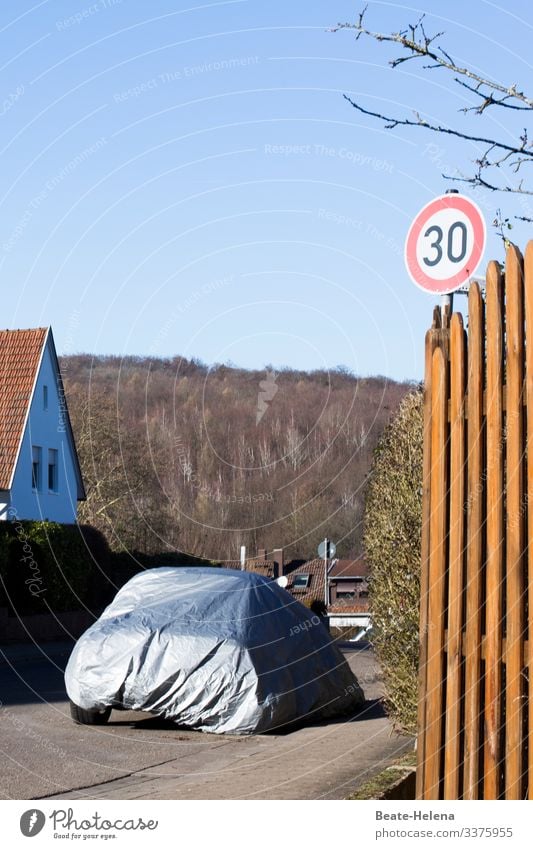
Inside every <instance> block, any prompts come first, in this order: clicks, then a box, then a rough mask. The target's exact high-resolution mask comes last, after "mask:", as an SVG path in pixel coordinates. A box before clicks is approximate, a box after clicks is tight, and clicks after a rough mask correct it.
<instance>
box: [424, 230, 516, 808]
mask: <svg viewBox="0 0 533 849" xmlns="http://www.w3.org/2000/svg"><path fill="white" fill-rule="evenodd" d="M528 335H529V337H530V338H529V341H528V340H527V337H528ZM425 368H426V377H425V404H424V416H425V419H424V472H423V474H424V482H423V529H422V572H421V607H420V619H421V623H420V681H419V683H420V701H419V717H418V720H419V723H418V725H419V735H418V749H417V751H418V767H417V797H418V798H419V799H462V798H464V799H500V798H505V799H524V798H528V796H529V793H528V785H529V776H531V777H532V779H533V674H532V675H531V676H529V675H528V633H532V634H533V598H532V597H531V593H532V592H533V545H532V546H531V547H528V544H527V541H528V540H529V539H530V538H531V539H533V242H529V244H528V246H527V249H526V254H525V259H523V258H522V255H521V254H520V251H519V250H518V249H517V248H516V247H514V246H512V247H510V248H509V249H508V251H507V256H506V264H505V272H503V270H502V268H501V267H500V265H499V264H498V263H496V262H491V263H489V266H488V269H487V277H486V291H485V297H484V298H483V295H482V291H481V289H480V287H479V286H478V284H477V283H472V284H471V286H470V291H469V295H468V323H467V328H466V327H465V324H464V322H463V318H462V316H461V315H460V314H459V313H453V314H452V315H451V316H450V315H449V313H448V312H446V311H442V310H441V309H440V308H437V309H436V310H435V313H434V318H433V326H432V328H431V329H430V330H429V331H428V333H427V335H426V366H425ZM530 504H531V507H529V505H530ZM528 508H529V509H528ZM531 798H533V794H531Z"/></svg>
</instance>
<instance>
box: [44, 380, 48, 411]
mask: <svg viewBox="0 0 533 849" xmlns="http://www.w3.org/2000/svg"><path fill="white" fill-rule="evenodd" d="M47 409H48V386H46V385H45V386H43V410H47Z"/></svg>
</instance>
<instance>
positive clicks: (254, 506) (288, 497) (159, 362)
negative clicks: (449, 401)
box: [61, 355, 412, 559]
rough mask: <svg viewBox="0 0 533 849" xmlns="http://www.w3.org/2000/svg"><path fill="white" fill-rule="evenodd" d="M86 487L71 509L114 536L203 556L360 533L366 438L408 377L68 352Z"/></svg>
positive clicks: (310, 550) (299, 546) (140, 547)
mask: <svg viewBox="0 0 533 849" xmlns="http://www.w3.org/2000/svg"><path fill="white" fill-rule="evenodd" d="M61 367H62V371H63V377H64V382H65V390H66V394H67V399H68V404H69V410H70V414H71V418H72V423H73V426H74V431H75V435H76V440H77V445H78V450H79V453H80V459H81V463H82V468H83V472H84V477H85V483H86V488H87V492H88V498H87V501H86V502H85V503H84V504H82V505H81V509H80V520H81V521H83V522H87V523H90V524H93V525H95V526H96V527H97V528H99V529H101V530H102V531H103V532H104V533H105V534H106V536H107V537H108V539H109V541H110V544H111V545H112V546H113V547H114V548H116V549H121V548H126V549H128V550H130V551H144V552H146V553H158V552H163V551H168V550H169V549H174V548H178V549H180V550H181V551H185V552H189V553H191V554H195V555H197V556H203V557H208V558H211V559H221V558H238V556H239V546H240V545H246V546H247V547H248V551H249V552H250V553H255V551H256V550H257V548H259V547H264V548H267V549H269V550H270V549H272V548H275V547H283V548H284V549H285V550H286V554H287V556H288V557H291V556H294V557H297V556H299V557H308V556H312V555H313V554H314V552H315V549H316V545H317V544H318V542H319V541H320V540H321V539H323V538H324V536H325V535H328V536H329V537H330V538H331V539H333V540H335V541H336V542H337V543H338V552H339V554H340V555H343V556H347V555H350V554H354V553H357V552H358V551H359V550H360V546H361V519H362V509H363V490H364V484H365V476H366V475H367V473H368V469H369V467H370V462H371V458H372V452H373V450H374V448H375V446H376V443H377V440H378V438H379V435H380V433H381V431H382V429H383V427H384V425H385V424H386V422H388V420H389V418H390V415H391V413H392V412H393V411H395V410H396V409H397V407H398V404H399V402H400V400H401V398H402V397H403V396H404V394H405V393H406V391H407V390H408V389H409V388H412V384H408V383H395V382H393V381H390V380H387V379H386V378H382V377H372V378H365V379H361V378H357V377H354V376H353V375H352V374H350V373H349V372H348V371H347V370H345V369H343V368H339V369H337V370H335V371H333V372H326V371H314V372H309V373H307V372H298V371H292V370H290V369H285V370H282V371H280V372H278V373H274V372H273V371H272V370H266V371H263V372H258V371H246V370H243V369H237V368H232V367H230V366H227V365H215V366H214V367H211V368H208V367H207V366H206V365H204V364H202V363H200V362H198V361H194V360H192V361H190V360H186V359H182V358H180V357H176V358H174V359H150V358H141V357H129V358H126V359H123V358H119V357H111V356H106V357H91V356H89V355H75V356H68V357H63V358H62V359H61Z"/></svg>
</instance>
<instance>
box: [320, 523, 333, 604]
mask: <svg viewBox="0 0 533 849" xmlns="http://www.w3.org/2000/svg"><path fill="white" fill-rule="evenodd" d="M336 551H337V546H336V545H335V543H334V542H331V540H329V539H328V538H327V537H326V538H325V539H324V540H323V541H322V542H321V543H320V545H319V546H318V556H319V557H323V558H324V603H325V605H326V607H328V605H329V592H328V558H329V557H335V552H336Z"/></svg>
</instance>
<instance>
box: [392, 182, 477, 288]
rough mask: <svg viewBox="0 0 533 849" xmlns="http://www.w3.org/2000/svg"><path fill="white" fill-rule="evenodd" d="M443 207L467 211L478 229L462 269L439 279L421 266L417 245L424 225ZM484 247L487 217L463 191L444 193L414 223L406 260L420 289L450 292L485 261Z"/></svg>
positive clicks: (419, 214)
mask: <svg viewBox="0 0 533 849" xmlns="http://www.w3.org/2000/svg"><path fill="white" fill-rule="evenodd" d="M441 209H457V210H459V211H460V212H462V213H464V215H466V217H467V218H468V219H469V221H470V222H471V224H472V228H473V230H474V246H473V248H472V253H471V255H470V257H469V258H468V260H466V261H465V262H464V265H463V268H462V269H461V271H458V272H457V273H456V274H454V275H453V276H452V277H446V278H445V279H444V280H435V279H434V278H433V277H430V276H429V275H428V274H426V273H425V271H424V270H423V269H422V268H421V267H420V266H419V264H418V260H417V257H416V245H417V242H418V237H419V236H420V231H421V230H422V227H423V226H424V225H425V224H427V222H428V220H429V219H430V218H431V216H432V215H434V214H435V213H436V212H440V211H441ZM484 247H485V221H484V220H483V216H482V215H481V213H480V211H479V209H478V207H477V205H476V204H475V203H473V202H472V201H471V200H469V198H466V197H464V196H463V195H441V196H440V197H438V198H435V200H432V201H431V202H430V203H428V204H427V205H426V206H425V207H424V208H423V209H422V210H421V211H420V212H419V213H418V215H417V217H416V218H415V220H414V221H413V223H412V224H411V228H410V230H409V233H408V234H407V241H406V244H405V264H406V266H407V270H408V272H409V274H410V275H411V278H412V280H413V282H414V283H415V284H416V285H417V286H419V287H420V289H423V290H424V292H433V293H434V294H437V295H446V294H449V293H450V292H453V291H455V289H457V288H458V287H459V286H461V284H462V283H464V282H465V281H466V280H467V279H468V278H469V277H470V276H471V275H472V274H473V273H474V272H475V270H476V268H477V267H478V265H479V263H480V261H481V257H482V255H483V249H484Z"/></svg>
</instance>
